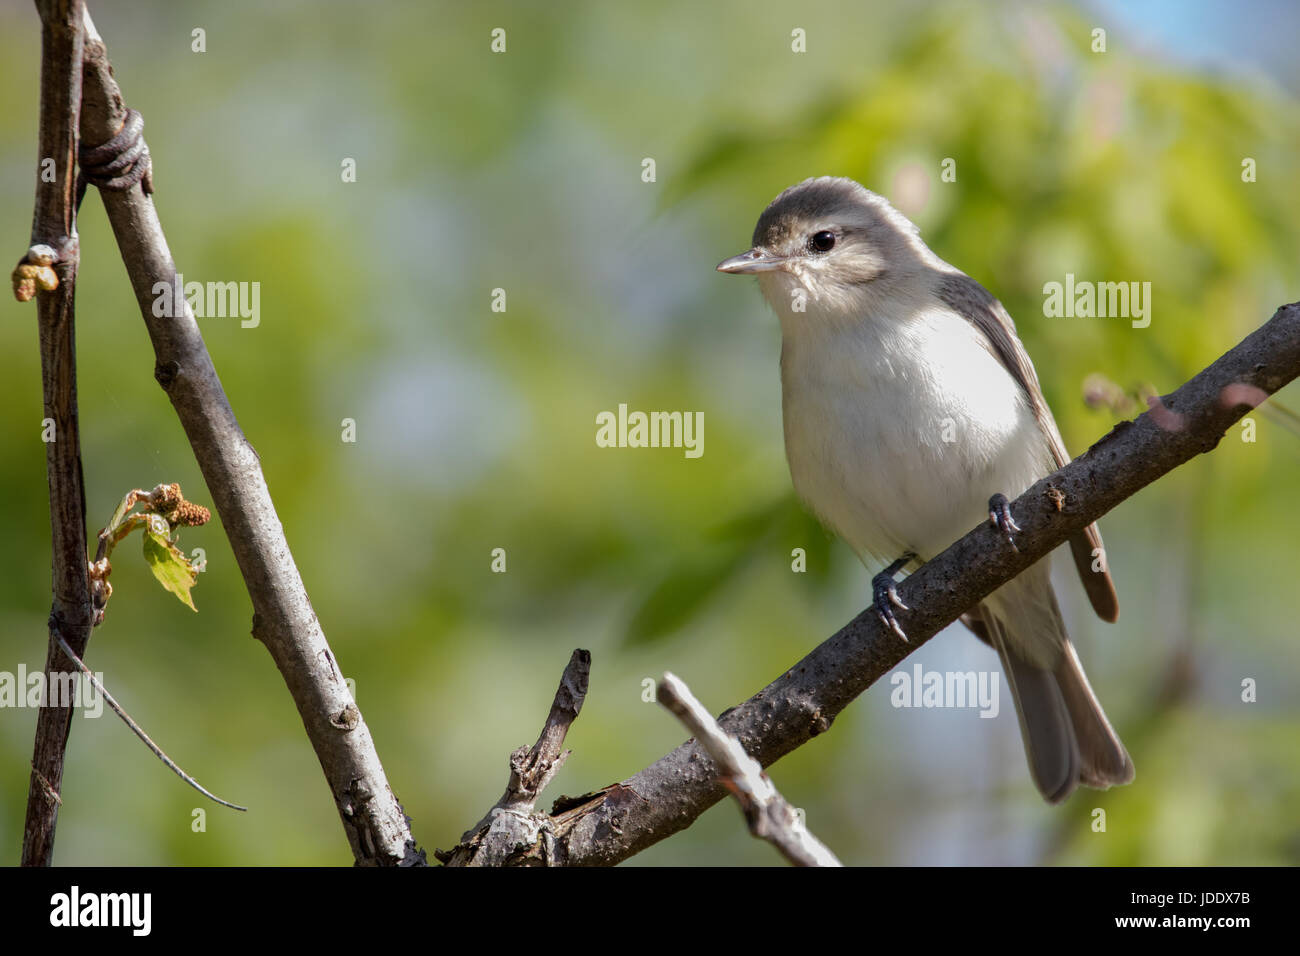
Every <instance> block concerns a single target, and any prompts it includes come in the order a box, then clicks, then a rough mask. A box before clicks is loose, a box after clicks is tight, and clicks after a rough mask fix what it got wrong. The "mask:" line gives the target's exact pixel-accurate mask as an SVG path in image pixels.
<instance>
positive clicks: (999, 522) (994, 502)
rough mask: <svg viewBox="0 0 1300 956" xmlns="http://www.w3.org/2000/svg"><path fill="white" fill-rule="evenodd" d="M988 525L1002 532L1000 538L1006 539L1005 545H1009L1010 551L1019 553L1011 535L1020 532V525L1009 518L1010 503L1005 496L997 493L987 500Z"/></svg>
mask: <svg viewBox="0 0 1300 956" xmlns="http://www.w3.org/2000/svg"><path fill="white" fill-rule="evenodd" d="M989 524H991V525H993V527H995V528H997V529H998V530H999V531H1001V532H1002V536H1003V537H1004V538H1006V539H1007V544H1009V545H1011V550H1012V551H1019V550H1020V549H1019V548H1017V547H1016V539H1015V538H1014V537H1012V533H1013V532H1016V531H1019V530H1020V525H1018V524H1016V519H1015V518H1013V517H1011V502H1009V501H1007V496H1006V495H1004V494H1002V493H1001V492H998V493H997V494H996V495H994V496H993V497H992V498H990V499H989Z"/></svg>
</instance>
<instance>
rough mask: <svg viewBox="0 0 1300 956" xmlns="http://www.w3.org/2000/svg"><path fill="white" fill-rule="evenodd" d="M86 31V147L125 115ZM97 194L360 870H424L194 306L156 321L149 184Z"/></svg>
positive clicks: (164, 276)
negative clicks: (364, 867) (373, 867)
mask: <svg viewBox="0 0 1300 956" xmlns="http://www.w3.org/2000/svg"><path fill="white" fill-rule="evenodd" d="M85 26H86V42H85V88H84V91H83V94H84V100H83V104H82V113H81V134H82V139H83V141H85V142H87V143H95V144H100V143H106V142H108V141H109V140H111V139H113V138H114V137H115V136H117V135H118V133H119V131H121V130H122V128H123V125H124V122H125V118H126V107H125V105H124V104H123V101H122V93H121V91H120V89H119V88H118V85H117V81H116V80H115V79H114V78H113V71H112V67H111V65H110V64H109V60H108V52H107V49H106V48H105V46H104V41H103V40H102V39H101V38H100V36H99V34H98V33H97V32H96V30H95V27H94V24H93V23H92V22H91V21H90V17H89V15H87V16H86V19H85ZM145 185H147V183H146V184H145ZM100 195H101V197H102V199H103V202H104V208H105V209H106V211H107V213H108V220H109V223H110V224H111V225H112V228H113V234H114V236H116V238H117V244H118V247H119V249H120V250H121V253H122V261H123V262H124V263H125V264H126V270H127V274H128V275H129V276H130V279H131V285H132V287H133V288H134V290H135V295H136V300H137V302H138V303H139V305H140V312H141V314H142V315H143V317H144V321H145V325H146V326H147V327H148V331H149V338H150V340H151V341H152V342H153V348H154V355H155V359H156V365H155V367H154V377H155V378H156V379H157V380H158V383H159V384H160V385H161V386H162V387H163V390H164V391H165V392H166V393H167V397H168V398H169V399H171V402H172V405H173V406H174V407H175V409H176V414H177V417H179V418H180V422H181V425H182V426H183V427H184V429H185V434H186V436H187V437H188V438H189V441H190V445H191V447H192V448H193V449H194V456H195V459H196V460H197V461H198V464H199V468H200V469H201V470H202V472H203V478H204V481H206V482H207V486H208V491H209V493H210V494H211V495H212V500H213V502H214V503H215V505H216V510H217V513H218V515H219V517H220V519H221V524H222V526H223V527H224V528H225V531H226V535H227V537H228V538H229V539H230V546H231V549H232V550H233V551H234V554H235V559H236V561H237V562H238V564H239V569H240V572H241V573H242V574H243V577H244V584H245V586H246V587H247V589H248V595H249V598H250V599H251V600H252V604H253V636H254V637H256V638H257V639H258V640H260V641H261V642H262V643H263V644H265V645H266V648H267V650H269V651H270V652H271V657H272V658H273V659H274V660H275V663H276V666H277V667H278V668H279V669H280V673H281V675H282V676H283V677H284V681H285V684H286V685H287V686H288V689H289V692H290V694H291V695H292V696H293V699H294V703H295V704H297V707H298V713H299V714H300V715H301V717H302V722H303V726H304V727H305V728H306V730H307V736H308V737H309V738H310V740H311V743H312V746H313V747H314V748H315V751H316V756H317V757H318V758H319V760H320V763H321V768H322V769H323V770H324V772H325V777H326V779H327V780H328V782H329V786H330V791H331V793H332V794H333V796H334V802H335V805H336V806H337V807H338V811H339V817H340V819H341V820H342V822H343V828H344V830H345V831H346V833H347V837H348V842H349V843H350V844H351V847H352V853H353V856H354V857H355V859H356V862H357V863H358V864H361V865H400V864H413V863H422V862H423V852H418V851H417V848H416V843H415V839H414V837H413V836H412V835H411V830H410V825H409V821H408V820H407V818H406V815H405V814H404V813H403V812H402V808H401V805H400V804H399V803H398V802H397V798H396V797H395V796H394V794H393V792H392V790H391V789H390V788H389V785H388V779H387V777H386V776H385V774H384V769H383V766H382V765H381V764H380V762H379V755H378V754H377V753H376V751H375V745H374V741H373V740H372V739H371V736H370V731H369V729H368V728H367V726H366V723H365V721H364V720H363V719H362V717H361V712H360V711H359V710H358V709H357V705H356V703H355V702H354V701H353V700H352V695H351V694H350V693H349V692H348V689H347V686H346V684H345V683H344V681H343V676H342V674H341V673H340V672H339V669H338V666H337V665H336V664H335V661H334V655H333V653H332V652H331V651H330V648H329V644H328V643H327V642H326V640H325V634H324V632H323V631H322V630H321V626H320V622H319V621H318V620H317V618H316V613H315V611H314V610H313V609H312V606H311V601H310V599H309V598H308V596H307V591H306V588H305V587H304V586H303V582H302V577H301V575H300V574H299V573H298V567H297V565H296V564H295V563H294V560H293V555H292V554H291V553H290V551H289V544H288V542H287V541H286V540H285V536H284V528H283V527H282V526H281V524H280V518H279V516H278V515H277V514H276V511H275V506H274V504H273V503H272V502H271V494H270V491H269V490H268V489H267V486H266V479H265V477H264V476H263V474H262V467H261V463H260V461H259V459H258V456H257V452H256V451H254V449H253V446H252V445H251V444H249V442H248V439H247V438H246V437H245V436H244V433H243V431H242V430H241V429H240V427H239V422H238V421H236V419H235V414H234V412H233V411H232V410H231V407H230V402H229V401H228V400H227V398H226V394H225V391H224V390H223V389H222V387H221V381H220V379H219V378H218V377H217V372H216V369H215V368H214V367H213V365H212V359H211V357H210V356H209V355H208V350H207V347H206V346H205V345H204V343H203V337H202V335H201V334H200V333H199V328H198V325H197V323H196V322H195V321H194V315H193V313H192V311H191V310H190V307H189V304H188V303H187V302H185V301H184V298H183V297H180V301H179V302H176V303H174V305H175V306H176V309H175V311H176V312H177V313H178V314H177V315H176V317H170V316H162V317H160V316H157V315H155V314H154V310H153V306H154V302H155V299H156V295H155V293H154V288H155V286H156V285H158V284H160V283H161V284H164V285H166V286H168V287H172V286H173V285H174V284H175V282H176V265H175V263H174V262H173V261H172V257H171V252H170V250H169V249H168V248H167V240H166V237H165V236H164V235H163V231H162V226H161V224H160V223H159V221H158V214H157V211H156V210H155V209H154V204H153V201H152V200H151V199H150V198H149V196H148V195H147V194H146V191H145V190H144V189H143V188H142V186H141V184H136V185H133V186H131V187H130V188H128V189H125V190H121V191H108V190H101V191H100ZM83 554H84V548H83ZM82 563H83V565H84V563H85V561H84V558H83V561H82ZM83 571H84V569H83ZM74 646H75V645H74Z"/></svg>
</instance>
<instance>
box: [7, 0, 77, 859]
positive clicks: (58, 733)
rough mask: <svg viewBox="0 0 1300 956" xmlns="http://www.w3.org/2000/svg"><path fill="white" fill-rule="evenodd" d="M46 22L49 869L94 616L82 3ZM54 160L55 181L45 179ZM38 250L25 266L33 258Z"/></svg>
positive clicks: (39, 235) (40, 798)
mask: <svg viewBox="0 0 1300 956" xmlns="http://www.w3.org/2000/svg"><path fill="white" fill-rule="evenodd" d="M36 7H37V10H38V11H39V13H40V16H41V119H40V155H39V157H38V163H39V166H38V168H40V169H41V175H40V176H38V178H37V185H36V208H35V213H34V216H33V219H32V243H31V244H32V247H33V250H32V252H33V253H34V252H36V247H40V246H43V247H46V249H47V250H48V251H46V250H42V252H40V253H37V256H38V257H39V258H41V259H44V258H47V257H48V256H49V253H51V252H52V253H53V254H54V255H53V262H52V263H50V266H51V267H52V268H53V270H54V273H55V275H56V276H57V277H58V286H57V287H56V288H54V289H53V290H49V291H42V292H41V293H40V294H39V295H38V297H37V300H36V314H37V320H38V322H39V325H40V343H41V381H42V386H43V391H44V399H45V417H46V418H48V419H52V420H53V422H54V440H53V441H47V442H46V444H45V467H46V474H47V478H48V483H49V491H50V542H51V558H52V590H53V603H52V606H51V608H50V632H49V648H48V650H47V651H46V658H45V672H46V682H45V687H46V690H47V693H46V699H45V700H44V701H43V702H42V707H41V709H40V712H39V714H38V715H37V718H36V740H35V744H34V748H33V754H32V776H31V782H30V785H29V787H28V791H27V819H26V822H25V824H24V827H23V852H22V863H23V865H24V866H49V864H50V861H51V860H52V858H53V855H54V831H55V826H56V824H57V823H58V816H59V804H60V802H61V800H60V798H59V791H60V789H61V788H62V786H63V756H64V752H65V750H66V748H67V744H68V734H69V733H70V732H71V730H72V702H71V701H70V700H68V701H63V704H64V705H65V706H57V707H56V706H51V705H52V703H53V701H52V700H51V697H52V695H51V694H50V693H49V689H50V688H52V687H55V686H58V685H56V682H55V681H54V680H52V679H51V678H52V676H53V675H54V674H55V673H56V672H67V671H68V670H69V669H70V667H71V666H72V665H71V662H69V661H68V659H67V657H66V655H64V653H63V652H62V650H61V649H60V648H59V647H58V644H57V638H58V636H59V635H62V636H63V638H64V639H66V640H67V642H68V644H69V646H70V647H72V649H73V650H75V651H76V652H77V653H78V654H84V653H85V650H86V643H87V642H88V641H89V640H90V629H91V620H92V610H91V606H90V583H89V575H88V569H87V563H86V490H85V484H84V483H83V481H82V476H81V436H80V432H79V425H78V421H77V356H76V335H75V319H76V315H75V311H74V306H75V297H76V283H77V265H78V261H79V251H78V248H77V227H76V205H75V176H74V169H75V165H74V163H75V157H76V150H77V122H78V111H79V110H80V107H81V56H82V34H81V16H82V6H81V2H80V0H38V2H37V4H36ZM47 160H53V164H54V166H53V171H54V176H53V178H52V179H50V178H49V177H47V176H46V175H45V162H46V161H47ZM33 258H34V257H33V255H32V253H29V254H28V256H27V257H25V259H24V261H32V260H33Z"/></svg>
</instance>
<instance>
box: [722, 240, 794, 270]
mask: <svg viewBox="0 0 1300 956" xmlns="http://www.w3.org/2000/svg"><path fill="white" fill-rule="evenodd" d="M784 268H785V257H784V256H774V255H772V254H771V253H770V252H764V251H763V250H762V249H760V248H759V247H758V246H755V247H754V248H753V249H750V250H749V251H748V252H742V253H741V254H740V255H738V256H732V257H731V258H730V259H723V260H722V261H721V262H719V263H718V271H719V272H726V273H729V274H731V275H737V276H743V275H752V274H754V273H758V272H774V271H776V270H777V269H784Z"/></svg>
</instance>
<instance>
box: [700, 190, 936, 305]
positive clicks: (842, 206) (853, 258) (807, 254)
mask: <svg viewBox="0 0 1300 956" xmlns="http://www.w3.org/2000/svg"><path fill="white" fill-rule="evenodd" d="M753 243H754V244H753V248H751V249H750V250H749V251H748V252H742V253H741V254H740V255H738V256H732V257H731V258H730V259H725V260H723V261H722V262H720V263H719V264H718V271H719V272H726V273H728V274H730V275H756V276H758V279H759V286H760V288H761V289H762V290H763V295H764V296H765V297H766V298H767V300H768V302H770V303H771V305H772V307H773V308H774V309H775V310H776V312H777V314H778V315H779V316H780V317H781V319H782V321H783V322H787V321H794V322H796V323H797V322H798V321H799V320H798V319H796V316H799V315H806V316H809V317H811V318H812V319H813V320H815V321H823V322H824V321H834V320H835V319H836V317H842V318H843V319H845V320H848V321H852V320H856V319H858V318H860V317H861V316H862V315H863V314H864V313H865V312H869V311H870V309H871V306H872V305H873V303H875V302H876V301H879V300H880V299H882V298H884V297H888V296H889V295H896V294H897V292H898V290H899V289H901V288H905V287H906V285H907V282H908V280H909V279H910V278H912V277H913V276H915V275H916V274H917V273H918V272H920V271H921V270H923V269H924V268H925V267H926V266H927V265H929V264H930V260H932V259H933V254H932V253H930V251H929V249H927V248H926V246H925V244H924V243H923V242H922V241H921V239H920V236H919V234H918V232H917V228H916V226H915V225H913V224H912V222H911V221H910V220H909V219H908V218H907V217H906V216H904V215H903V214H902V213H900V212H898V211H897V210H896V209H894V207H893V206H891V205H890V204H889V202H888V200H886V199H885V198H884V197H882V196H878V195H876V194H875V193H873V192H871V191H870V190H868V189H866V188H864V187H862V186H861V185H859V184H858V183H856V182H854V181H853V180H851V179H841V178H836V177H831V176H822V177H819V178H816V179H806V180H804V181H803V182H801V183H799V184H798V185H797V186H791V187H790V188H789V189H787V190H786V191H785V192H783V193H781V195H779V196H777V197H776V198H775V199H774V200H772V202H771V204H770V205H769V206H768V207H767V208H766V209H765V210H763V214H762V215H761V216H759V218H758V225H757V226H755V227H754V239H753ZM801 299H802V302H801V301H800V300H801Z"/></svg>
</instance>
